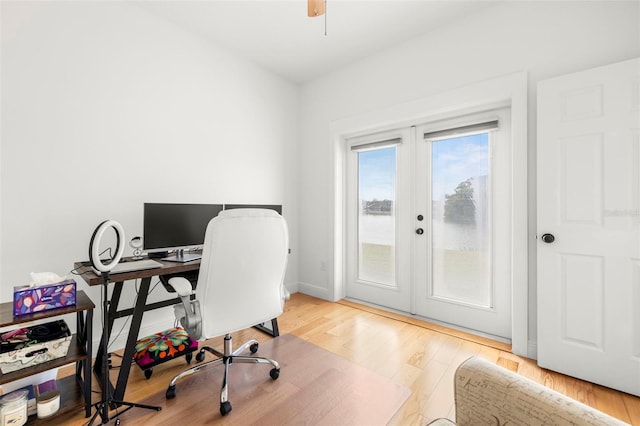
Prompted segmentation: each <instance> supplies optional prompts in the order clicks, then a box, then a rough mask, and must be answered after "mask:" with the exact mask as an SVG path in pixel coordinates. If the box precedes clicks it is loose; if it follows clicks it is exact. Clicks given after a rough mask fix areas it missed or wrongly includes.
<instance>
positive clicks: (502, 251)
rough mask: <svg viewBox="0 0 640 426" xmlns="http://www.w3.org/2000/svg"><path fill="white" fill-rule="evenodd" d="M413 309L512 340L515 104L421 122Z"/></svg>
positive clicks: (418, 140)
mask: <svg viewBox="0 0 640 426" xmlns="http://www.w3.org/2000/svg"><path fill="white" fill-rule="evenodd" d="M415 161H416V166H415V169H416V179H415V210H416V214H415V216H414V224H415V228H416V234H415V244H414V252H415V258H414V259H415V260H414V270H415V277H414V282H415V313H416V314H418V315H421V316H424V317H427V318H431V319H436V320H438V321H442V322H446V323H449V324H454V325H457V326H461V327H464V328H468V329H471V330H475V331H479V332H482V333H486V334H491V335H493V336H499V337H502V338H506V339H510V338H511V282H510V277H511V266H510V265H511V255H510V250H511V247H510V241H511V227H510V223H511V219H510V218H511V197H510V193H511V182H512V179H511V174H510V116H509V109H508V108H504V109H500V110H492V111H489V112H484V113H480V114H474V115H472V116H465V117H460V118H456V119H452V120H446V121H443V122H437V123H430V124H426V125H423V126H419V127H418V128H417V136H416V156H415Z"/></svg>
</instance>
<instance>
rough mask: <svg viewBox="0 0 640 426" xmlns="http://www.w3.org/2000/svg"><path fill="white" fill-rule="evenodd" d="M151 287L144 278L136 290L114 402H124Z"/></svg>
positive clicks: (149, 280)
mask: <svg viewBox="0 0 640 426" xmlns="http://www.w3.org/2000/svg"><path fill="white" fill-rule="evenodd" d="M150 285H151V278H144V279H143V280H142V282H141V283H140V290H138V297H137V300H136V305H135V308H134V311H133V316H132V317H131V327H130V328H129V334H128V335H127V343H126V345H125V347H124V354H123V355H122V363H121V365H120V372H119V373H118V382H117V383H116V388H115V392H114V394H113V399H115V400H116V401H123V400H124V392H125V390H126V388H127V380H129V371H130V370H131V362H132V361H133V352H134V350H135V346H136V341H137V340H138V332H139V331H140V324H141V323H142V315H143V314H144V311H145V306H146V305H147V296H148V295H149V287H150Z"/></svg>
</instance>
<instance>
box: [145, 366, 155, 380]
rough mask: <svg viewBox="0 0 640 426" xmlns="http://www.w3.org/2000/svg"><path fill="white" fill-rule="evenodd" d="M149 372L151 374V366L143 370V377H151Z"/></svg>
mask: <svg viewBox="0 0 640 426" xmlns="http://www.w3.org/2000/svg"><path fill="white" fill-rule="evenodd" d="M151 374H153V370H152V369H151V368H149V369H148V370H144V377H145V378H146V379H147V380H149V378H150V377H151Z"/></svg>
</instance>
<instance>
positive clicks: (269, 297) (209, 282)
mask: <svg viewBox="0 0 640 426" xmlns="http://www.w3.org/2000/svg"><path fill="white" fill-rule="evenodd" d="M288 250H289V233H288V230H287V225H286V222H285V220H284V219H283V218H282V216H280V215H279V214H278V213H276V212H275V211H273V210H266V209H232V210H225V211H223V212H221V213H220V214H219V215H218V216H217V217H215V218H214V219H212V220H211V222H209V225H208V226H207V231H206V234H205V241H204V247H203V251H202V260H201V264H200V275H199V276H198V285H197V287H196V294H197V296H196V297H197V298H198V300H200V303H201V310H202V317H203V337H205V338H210V337H214V336H219V335H222V334H226V333H232V332H234V331H238V330H241V329H244V328H248V327H252V326H254V325H256V324H260V323H263V322H267V321H270V320H271V319H273V318H276V317H277V316H279V315H280V314H281V313H282V310H283V307H284V293H283V289H284V288H283V280H284V274H285V271H286V268H287V254H288Z"/></svg>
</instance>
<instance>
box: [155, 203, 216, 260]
mask: <svg viewBox="0 0 640 426" xmlns="http://www.w3.org/2000/svg"><path fill="white" fill-rule="evenodd" d="M222 208H223V207H222V204H166V203H145V204H144V218H143V219H144V220H143V234H142V244H143V249H144V251H147V252H158V251H168V250H176V249H184V248H197V247H198V246H202V244H203V243H204V234H205V231H206V230H207V225H208V224H209V221H211V219H213V218H214V217H216V216H217V215H218V213H220V212H221V211H222Z"/></svg>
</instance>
